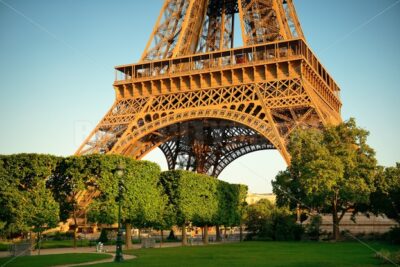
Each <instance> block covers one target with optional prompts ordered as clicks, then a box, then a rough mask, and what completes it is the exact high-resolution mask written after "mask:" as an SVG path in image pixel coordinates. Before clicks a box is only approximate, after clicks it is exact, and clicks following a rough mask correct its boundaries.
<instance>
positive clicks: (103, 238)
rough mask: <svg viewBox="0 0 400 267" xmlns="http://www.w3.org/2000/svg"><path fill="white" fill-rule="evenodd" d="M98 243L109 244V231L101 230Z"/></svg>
mask: <svg viewBox="0 0 400 267" xmlns="http://www.w3.org/2000/svg"><path fill="white" fill-rule="evenodd" d="M97 241H98V242H101V243H103V244H105V243H107V242H108V231H107V230H106V229H104V228H103V229H101V233H100V237H99V239H98V240H97Z"/></svg>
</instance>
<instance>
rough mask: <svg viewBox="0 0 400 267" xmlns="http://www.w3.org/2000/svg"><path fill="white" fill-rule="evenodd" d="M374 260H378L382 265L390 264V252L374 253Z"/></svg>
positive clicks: (382, 250)
mask: <svg viewBox="0 0 400 267" xmlns="http://www.w3.org/2000/svg"><path fill="white" fill-rule="evenodd" d="M375 258H377V259H379V260H380V261H381V263H382V264H384V263H389V262H390V252H389V251H387V250H384V249H381V250H380V251H378V252H376V253H375Z"/></svg>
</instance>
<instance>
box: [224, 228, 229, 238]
mask: <svg viewBox="0 0 400 267" xmlns="http://www.w3.org/2000/svg"><path fill="white" fill-rule="evenodd" d="M224 238H225V239H227V238H228V235H227V234H226V226H224Z"/></svg>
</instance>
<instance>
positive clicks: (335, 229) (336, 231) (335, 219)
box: [332, 201, 340, 241]
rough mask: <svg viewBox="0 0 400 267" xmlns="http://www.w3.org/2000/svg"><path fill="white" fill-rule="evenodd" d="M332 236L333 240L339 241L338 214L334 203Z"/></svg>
mask: <svg viewBox="0 0 400 267" xmlns="http://www.w3.org/2000/svg"><path fill="white" fill-rule="evenodd" d="M332 227H333V229H332V234H333V239H334V240H335V241H338V240H339V237H340V231H339V217H338V212H337V206H336V202H335V201H334V202H333V205H332Z"/></svg>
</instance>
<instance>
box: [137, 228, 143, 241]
mask: <svg viewBox="0 0 400 267" xmlns="http://www.w3.org/2000/svg"><path fill="white" fill-rule="evenodd" d="M140 229H141V228H139V229H138V240H139V243H141V242H142V239H141V237H140V232H141V231H140Z"/></svg>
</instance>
